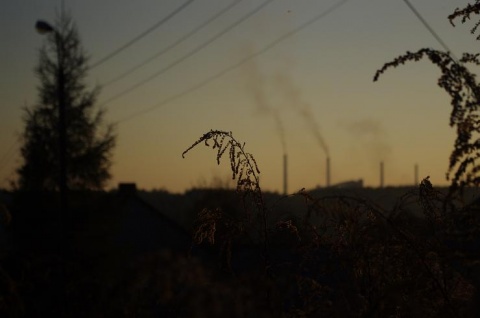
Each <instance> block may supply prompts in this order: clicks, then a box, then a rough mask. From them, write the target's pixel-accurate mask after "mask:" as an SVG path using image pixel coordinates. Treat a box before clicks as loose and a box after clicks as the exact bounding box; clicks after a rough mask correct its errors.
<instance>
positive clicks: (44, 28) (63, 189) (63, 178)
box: [35, 20, 68, 220]
mask: <svg viewBox="0 0 480 318" xmlns="http://www.w3.org/2000/svg"><path fill="white" fill-rule="evenodd" d="M35 28H36V29H37V32H38V33H40V34H46V33H51V32H53V33H54V34H55V45H56V49H57V63H58V68H57V72H58V73H57V98H58V136H59V138H58V139H59V153H60V158H59V159H60V179H59V188H60V213H61V214H64V216H63V217H62V215H61V216H60V220H62V219H64V218H65V217H67V215H66V214H67V208H68V207H67V162H66V161H67V160H66V158H67V156H66V154H67V139H66V135H67V133H66V124H65V79H64V76H65V74H64V70H63V64H64V61H63V56H64V54H63V38H62V36H61V34H60V33H58V32H57V30H55V28H54V27H53V26H51V25H50V24H49V23H48V22H45V21H42V20H38V21H37V23H35Z"/></svg>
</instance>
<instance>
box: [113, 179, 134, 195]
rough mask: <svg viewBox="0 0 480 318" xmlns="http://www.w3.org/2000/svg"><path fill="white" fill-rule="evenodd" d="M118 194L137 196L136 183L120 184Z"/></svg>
mask: <svg viewBox="0 0 480 318" xmlns="http://www.w3.org/2000/svg"><path fill="white" fill-rule="evenodd" d="M118 194H120V195H121V196H132V195H135V194H137V185H136V184H135V183H134V182H124V183H119V184H118Z"/></svg>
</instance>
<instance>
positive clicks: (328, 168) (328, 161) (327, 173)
mask: <svg viewBox="0 0 480 318" xmlns="http://www.w3.org/2000/svg"><path fill="white" fill-rule="evenodd" d="M326 177H327V187H329V186H330V157H327V171H326Z"/></svg>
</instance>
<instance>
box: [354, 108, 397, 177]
mask: <svg viewBox="0 0 480 318" xmlns="http://www.w3.org/2000/svg"><path fill="white" fill-rule="evenodd" d="M347 131H348V132H349V133H350V134H351V135H352V137H353V138H354V139H355V142H356V143H357V145H358V146H360V147H361V148H363V149H364V150H365V151H366V153H367V155H368V157H369V160H370V162H372V165H373V166H374V167H375V169H376V167H377V165H378V163H379V162H381V161H385V160H388V158H389V157H390V153H391V151H392V149H391V147H390V145H389V144H388V143H387V133H386V131H385V129H384V128H383V125H382V123H381V122H380V121H379V120H376V119H372V118H366V119H362V120H357V121H353V122H351V123H349V124H347Z"/></svg>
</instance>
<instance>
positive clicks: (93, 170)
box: [16, 12, 116, 191]
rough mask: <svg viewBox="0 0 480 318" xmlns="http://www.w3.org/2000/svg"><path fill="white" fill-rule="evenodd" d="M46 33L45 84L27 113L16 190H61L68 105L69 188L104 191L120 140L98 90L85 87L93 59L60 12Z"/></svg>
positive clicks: (41, 74)
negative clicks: (98, 101) (62, 138)
mask: <svg viewBox="0 0 480 318" xmlns="http://www.w3.org/2000/svg"><path fill="white" fill-rule="evenodd" d="M38 26H39V25H38V24H37V28H38ZM42 26H44V27H45V25H42ZM39 31H42V30H39ZM43 31H44V32H45V31H48V33H47V34H46V36H47V37H46V41H45V43H44V45H43V47H42V48H41V49H40V51H39V62H38V66H37V67H36V69H35V73H36V75H37V77H38V79H39V80H40V84H39V85H38V102H37V103H36V104H35V105H33V106H31V107H26V108H25V110H24V117H23V121H24V124H25V128H24V131H23V134H22V142H23V145H22V148H21V155H22V159H23V160H22V163H21V165H20V167H19V168H18V169H17V173H18V181H17V182H18V183H17V185H16V186H17V187H19V188H20V189H23V190H35V191H37V190H47V191H51V190H56V189H58V187H59V179H60V169H59V166H60V156H61V151H60V146H59V145H60V143H61V142H60V133H59V131H60V128H59V116H60V115H59V108H60V105H62V104H63V105H64V110H65V113H64V114H65V115H64V117H65V141H64V145H65V149H66V150H65V161H66V173H65V175H66V176H65V179H66V180H65V183H66V185H67V186H68V188H70V189H100V188H102V187H103V186H104V185H105V182H106V181H107V180H108V179H109V178H110V173H109V169H110V166H111V155H112V150H113V147H114V145H115V139H116V137H115V134H114V132H113V126H112V125H104V121H103V117H104V111H103V110H102V109H99V108H96V107H95V101H96V98H97V95H98V93H99V88H98V87H96V88H93V89H88V88H87V86H86V84H85V78H86V75H87V71H88V65H87V61H88V58H87V55H86V53H85V51H84V50H83V48H82V45H81V42H80V38H79V35H78V32H77V28H76V26H75V24H74V23H73V22H72V19H71V18H70V17H69V16H68V15H67V14H66V13H64V12H61V13H60V14H59V15H58V17H57V21H56V23H55V25H54V26H53V27H52V29H49V26H48V25H47V30H45V29H43Z"/></svg>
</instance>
